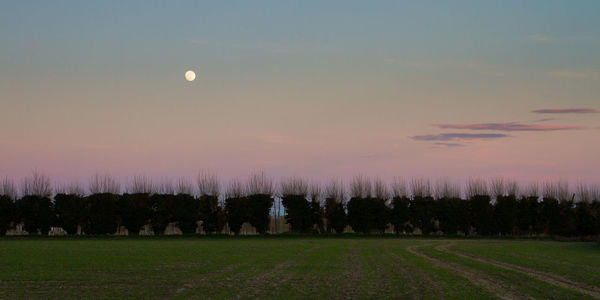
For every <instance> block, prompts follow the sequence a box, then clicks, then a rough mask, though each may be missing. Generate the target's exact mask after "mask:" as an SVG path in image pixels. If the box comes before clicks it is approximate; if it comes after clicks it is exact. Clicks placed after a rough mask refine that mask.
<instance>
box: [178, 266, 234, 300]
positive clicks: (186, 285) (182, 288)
mask: <svg viewBox="0 0 600 300" xmlns="http://www.w3.org/2000/svg"><path fill="white" fill-rule="evenodd" d="M239 267H241V265H238V264H234V265H228V266H226V267H224V268H221V269H218V270H216V271H215V272H213V273H210V274H207V276H202V277H201V278H200V279H196V280H193V281H191V282H189V281H188V282H186V283H184V284H182V285H181V286H180V287H179V288H178V289H177V290H176V291H175V294H176V295H178V294H181V293H183V292H185V291H187V290H189V289H191V288H194V287H195V286H197V285H200V284H202V283H204V282H206V281H208V280H210V279H212V278H216V277H218V276H219V275H223V274H225V273H229V272H231V271H233V270H235V269H237V268H239Z"/></svg>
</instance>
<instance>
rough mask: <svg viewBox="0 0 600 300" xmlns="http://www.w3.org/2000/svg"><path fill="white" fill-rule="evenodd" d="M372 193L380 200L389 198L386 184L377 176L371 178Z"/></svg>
mask: <svg viewBox="0 0 600 300" xmlns="http://www.w3.org/2000/svg"><path fill="white" fill-rule="evenodd" d="M373 194H374V196H375V198H377V199H381V200H388V199H389V198H390V191H389V190H388V187H387V185H386V184H385V182H383V180H381V178H379V177H378V178H375V180H373Z"/></svg>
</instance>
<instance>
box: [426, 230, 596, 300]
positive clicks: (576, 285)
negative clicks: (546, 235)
mask: <svg viewBox="0 0 600 300" xmlns="http://www.w3.org/2000/svg"><path fill="white" fill-rule="evenodd" d="M453 244H454V243H453V242H452V243H447V244H442V245H439V246H437V247H435V249H436V250H438V251H442V252H446V253H451V254H454V255H458V256H460V257H464V258H467V259H471V260H475V261H478V262H481V263H486V264H490V265H493V266H496V267H500V268H503V269H505V270H511V271H516V272H519V273H523V274H525V275H528V276H531V277H533V278H535V279H538V280H540V281H543V282H546V283H550V284H552V285H556V286H560V287H563V288H566V289H569V290H573V291H576V292H579V293H581V294H585V295H589V296H592V297H594V298H596V299H600V288H599V287H595V286H591V285H587V284H584V283H580V282H575V281H572V280H570V279H567V278H564V277H562V276H560V275H556V274H553V273H548V272H543V271H538V270H534V269H530V268H527V267H522V266H518V265H513V264H510V263H505V262H501V261H497V260H493V259H489V258H484V257H481V256H477V255H473V254H469V253H462V252H457V251H453V250H450V249H448V247H450V246H452V245H453Z"/></svg>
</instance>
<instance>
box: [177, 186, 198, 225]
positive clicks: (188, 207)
mask: <svg viewBox="0 0 600 300" xmlns="http://www.w3.org/2000/svg"><path fill="white" fill-rule="evenodd" d="M174 200H175V201H174V202H173V220H172V221H173V222H177V227H179V229H181V232H183V233H186V234H188V233H196V228H198V224H197V223H196V222H197V221H198V220H199V218H200V216H199V214H198V210H199V205H198V204H199V203H198V200H197V199H196V198H194V196H192V195H187V194H177V195H175V199H174Z"/></svg>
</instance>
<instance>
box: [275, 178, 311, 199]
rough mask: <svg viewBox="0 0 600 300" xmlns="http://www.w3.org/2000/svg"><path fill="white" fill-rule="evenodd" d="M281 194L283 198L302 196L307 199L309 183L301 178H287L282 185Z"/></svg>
mask: <svg viewBox="0 0 600 300" xmlns="http://www.w3.org/2000/svg"><path fill="white" fill-rule="evenodd" d="M280 192H281V196H292V195H294V196H295V195H301V196H305V197H306V195H307V194H308V183H307V182H306V180H304V179H303V178H300V177H290V178H286V179H283V180H282V181H281V183H280Z"/></svg>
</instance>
